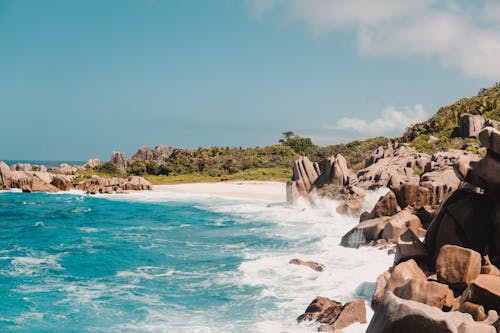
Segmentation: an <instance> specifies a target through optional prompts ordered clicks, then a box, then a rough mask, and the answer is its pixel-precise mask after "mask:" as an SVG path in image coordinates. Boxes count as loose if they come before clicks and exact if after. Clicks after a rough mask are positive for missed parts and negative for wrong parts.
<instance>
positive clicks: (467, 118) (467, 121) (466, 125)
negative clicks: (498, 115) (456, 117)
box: [452, 113, 500, 138]
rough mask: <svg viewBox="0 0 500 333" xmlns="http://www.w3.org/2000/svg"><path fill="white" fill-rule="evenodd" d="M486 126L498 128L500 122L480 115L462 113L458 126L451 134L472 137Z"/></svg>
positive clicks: (499, 127)
mask: <svg viewBox="0 0 500 333" xmlns="http://www.w3.org/2000/svg"><path fill="white" fill-rule="evenodd" d="M486 126H492V127H494V128H496V129H500V122H498V121H495V120H491V119H487V118H484V117H482V116H480V115H473V114H469V113H464V114H462V116H461V117H460V121H459V123H458V127H457V128H456V129H455V131H454V132H453V135H452V136H459V137H462V138H474V137H477V136H478V135H479V132H480V131H481V130H482V129H483V128H484V127H486Z"/></svg>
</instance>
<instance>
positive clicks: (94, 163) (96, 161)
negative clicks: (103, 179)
mask: <svg viewBox="0 0 500 333" xmlns="http://www.w3.org/2000/svg"><path fill="white" fill-rule="evenodd" d="M99 165H101V161H100V160H99V159H98V158H91V159H89V160H88V161H87V163H85V165H84V168H85V169H95V168H97V167H98V166H99Z"/></svg>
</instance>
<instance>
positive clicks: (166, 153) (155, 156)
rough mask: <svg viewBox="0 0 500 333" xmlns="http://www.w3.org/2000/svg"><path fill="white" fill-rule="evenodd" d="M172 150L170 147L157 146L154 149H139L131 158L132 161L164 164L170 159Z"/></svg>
mask: <svg viewBox="0 0 500 333" xmlns="http://www.w3.org/2000/svg"><path fill="white" fill-rule="evenodd" d="M172 152H173V149H172V148H171V147H167V146H163V145H158V146H156V147H155V148H154V149H151V148H149V147H146V146H142V147H140V148H139V149H138V150H137V152H136V153H135V154H134V155H133V156H132V160H133V161H155V162H157V163H159V164H162V163H165V162H167V161H168V159H169V158H170V155H171V154H172Z"/></svg>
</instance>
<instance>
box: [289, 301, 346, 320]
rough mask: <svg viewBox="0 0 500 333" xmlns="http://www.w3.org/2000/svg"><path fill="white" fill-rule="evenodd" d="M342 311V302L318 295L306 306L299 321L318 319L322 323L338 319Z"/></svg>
mask: <svg viewBox="0 0 500 333" xmlns="http://www.w3.org/2000/svg"><path fill="white" fill-rule="evenodd" d="M341 311H342V303H339V302H336V301H334V300H331V299H329V298H328V297H321V296H318V297H316V298H315V299H314V300H313V301H312V302H311V304H309V306H308V307H307V308H306V311H305V312H304V314H302V315H300V316H299V317H298V318H297V321H298V322H301V321H304V320H309V321H315V320H318V321H319V322H321V323H330V322H333V321H335V319H337V317H338V315H339V314H340V312H341Z"/></svg>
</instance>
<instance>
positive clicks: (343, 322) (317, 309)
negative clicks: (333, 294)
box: [297, 296, 366, 332]
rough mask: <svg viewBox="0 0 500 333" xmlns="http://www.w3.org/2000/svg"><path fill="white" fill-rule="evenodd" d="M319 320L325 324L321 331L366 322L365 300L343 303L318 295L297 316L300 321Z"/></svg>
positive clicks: (331, 330)
mask: <svg viewBox="0 0 500 333" xmlns="http://www.w3.org/2000/svg"><path fill="white" fill-rule="evenodd" d="M306 320H307V321H317V322H319V323H321V324H323V325H321V326H320V327H319V328H318V331H320V332H338V331H340V330H341V329H343V328H346V327H347V326H349V325H351V324H353V323H356V322H359V323H362V324H364V323H366V308H365V301H364V300H360V299H358V300H354V301H352V302H349V303H346V304H344V305H342V303H339V302H336V301H333V300H331V299H329V298H327V297H320V296H318V297H316V298H315V299H314V300H313V301H312V302H311V304H309V306H308V307H307V309H306V311H305V313H304V314H302V315H300V316H299V317H298V318H297V321H298V322H302V321H306Z"/></svg>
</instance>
